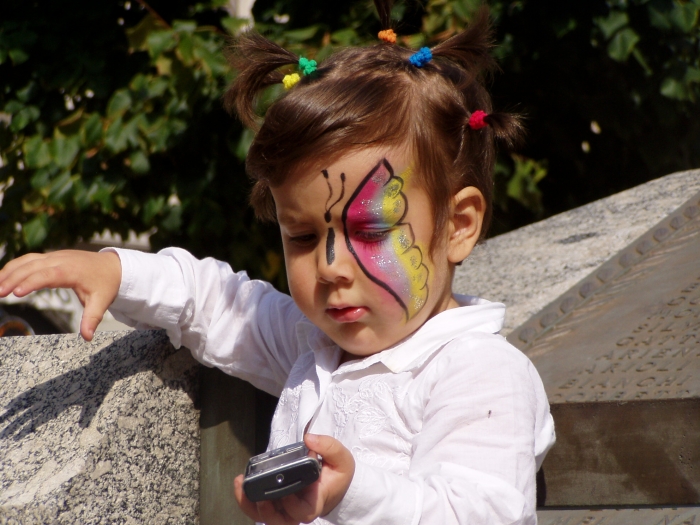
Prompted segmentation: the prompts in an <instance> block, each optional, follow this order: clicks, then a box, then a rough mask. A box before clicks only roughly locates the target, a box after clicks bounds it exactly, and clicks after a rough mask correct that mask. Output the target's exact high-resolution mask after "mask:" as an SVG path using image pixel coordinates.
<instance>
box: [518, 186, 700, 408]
mask: <svg viewBox="0 0 700 525" xmlns="http://www.w3.org/2000/svg"><path fill="white" fill-rule="evenodd" d="M509 340H510V342H511V343H513V344H514V345H516V346H518V347H519V348H520V349H521V350H523V352H525V353H526V354H527V355H528V356H529V357H530V358H531V359H532V361H533V362H534V363H535V366H536V367H537V369H538V371H539V373H540V375H541V376H542V379H543V381H544V384H545V388H546V390H547V394H548V396H549V401H550V403H570V402H583V401H622V400H633V399H670V398H687V397H698V396H699V395H700V194H698V195H696V196H695V197H693V198H692V199H691V200H690V201H688V202H687V203H686V204H685V205H684V206H682V207H681V208H680V209H679V210H678V211H677V212H675V213H673V214H672V215H671V216H669V217H668V218H666V219H665V220H664V221H662V222H661V223H660V224H658V225H657V226H656V227H654V228H652V229H651V230H650V231H649V232H648V233H647V234H645V235H643V236H642V237H641V238H640V239H638V240H637V241H636V242H634V243H633V244H632V245H631V246H629V247H628V248H626V249H625V250H623V251H622V252H620V253H619V254H618V255H616V256H615V257H613V259H611V260H610V261H608V262H607V263H605V264H604V265H602V266H601V267H600V268H599V269H598V270H597V271H595V272H594V273H593V274H592V275H590V276H589V277H588V278H586V279H584V280H583V281H582V282H580V283H579V284H578V285H576V286H575V287H574V288H573V289H572V290H570V291H569V292H568V293H566V294H564V296H563V297H561V298H560V299H558V300H556V301H554V302H553V303H551V304H550V305H549V306H547V307H546V308H545V309H544V310H543V311H542V312H541V313H540V314H538V315H536V316H535V317H533V318H532V319H530V320H529V321H527V322H526V323H525V324H524V325H523V326H521V327H520V328H518V329H516V330H515V331H514V332H513V333H511V334H510V336H509Z"/></svg>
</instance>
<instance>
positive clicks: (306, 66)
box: [299, 57, 317, 76]
mask: <svg viewBox="0 0 700 525" xmlns="http://www.w3.org/2000/svg"><path fill="white" fill-rule="evenodd" d="M316 66H317V64H316V61H315V60H309V59H308V58H304V57H301V58H300V59H299V70H300V71H301V72H302V73H303V74H304V76H307V75H310V74H311V73H313V72H314V71H316Z"/></svg>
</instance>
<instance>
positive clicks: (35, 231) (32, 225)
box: [22, 213, 49, 250]
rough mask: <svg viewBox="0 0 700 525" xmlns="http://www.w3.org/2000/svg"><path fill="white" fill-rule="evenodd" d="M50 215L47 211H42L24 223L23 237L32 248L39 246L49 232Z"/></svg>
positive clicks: (28, 246)
mask: <svg viewBox="0 0 700 525" xmlns="http://www.w3.org/2000/svg"><path fill="white" fill-rule="evenodd" d="M48 225H49V217H48V216H47V215H46V213H40V214H39V215H37V216H36V217H34V218H33V219H31V220H29V221H27V222H26V223H24V224H23V225H22V237H24V242H25V243H26V244H27V248H29V249H30V250H31V249H33V248H38V247H39V246H41V243H43V242H44V240H45V239H46V236H47V235H48V234H49V228H48Z"/></svg>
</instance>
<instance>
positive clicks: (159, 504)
mask: <svg viewBox="0 0 700 525" xmlns="http://www.w3.org/2000/svg"><path fill="white" fill-rule="evenodd" d="M198 373H199V366H198V365H197V364H196V362H195V361H194V360H193V359H192V357H191V356H190V354H189V352H188V351H187V350H184V349H182V350H180V351H176V350H175V349H174V348H173V347H172V346H171V345H170V343H169V342H168V341H167V338H166V337H165V336H164V335H163V334H161V333H159V332H140V333H139V332H107V333H98V334H97V335H96V337H95V341H94V342H93V343H86V342H85V341H83V340H82V339H81V338H80V336H78V335H72V334H71V335H62V336H38V337H24V338H23V337H14V338H5V339H0V378H1V380H2V388H1V389H0V465H1V467H0V523H2V524H13V525H14V524H22V525H29V524H53V523H56V524H76V523H80V524H91V523H95V524H97V523H109V524H135V523H148V524H180V523H182V524H193V523H198V476H199V425H198V423H199V421H198V420H199V413H198V410H197V409H196V408H195V406H196V403H195V402H196V393H197V391H198Z"/></svg>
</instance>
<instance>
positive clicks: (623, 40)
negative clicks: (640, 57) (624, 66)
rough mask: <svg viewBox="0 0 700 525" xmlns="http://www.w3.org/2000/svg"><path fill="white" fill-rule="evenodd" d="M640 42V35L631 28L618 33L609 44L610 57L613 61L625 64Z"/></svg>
mask: <svg viewBox="0 0 700 525" xmlns="http://www.w3.org/2000/svg"><path fill="white" fill-rule="evenodd" d="M637 42H639V35H637V33H635V31H634V30H633V29H630V28H629V27H627V28H625V29H623V30H622V31H620V32H618V33H617V34H616V35H615V36H614V37H613V39H612V40H611V41H610V44H608V55H609V56H610V58H612V59H613V60H617V61H618V62H624V61H625V60H627V57H629V55H630V53H631V52H632V50H633V49H634V46H635V45H637Z"/></svg>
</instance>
